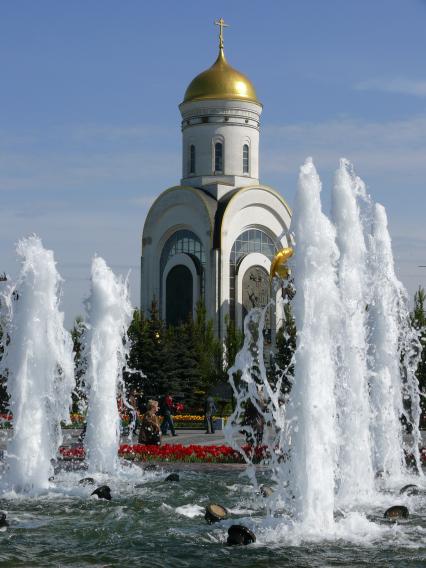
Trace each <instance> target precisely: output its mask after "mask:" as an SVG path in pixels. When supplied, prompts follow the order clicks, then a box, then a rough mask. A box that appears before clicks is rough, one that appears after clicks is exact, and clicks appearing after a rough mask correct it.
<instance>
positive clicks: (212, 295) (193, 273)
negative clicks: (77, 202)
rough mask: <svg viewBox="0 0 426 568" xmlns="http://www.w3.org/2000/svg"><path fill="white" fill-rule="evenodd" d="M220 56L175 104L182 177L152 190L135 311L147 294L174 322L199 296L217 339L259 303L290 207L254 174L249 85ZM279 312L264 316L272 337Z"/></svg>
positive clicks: (253, 105) (255, 137)
mask: <svg viewBox="0 0 426 568" xmlns="http://www.w3.org/2000/svg"><path fill="white" fill-rule="evenodd" d="M216 24H217V25H219V28H220V33H219V54H218V56H217V59H216V61H215V62H214V64H213V65H212V66H211V67H210V68H209V69H207V70H206V71H203V72H202V73H200V74H199V75H197V76H196V77H195V78H194V79H193V80H192V81H191V83H190V84H189V86H188V88H187V89H186V92H185V95H184V99H183V102H182V103H181V104H180V105H179V109H180V112H181V115H182V124H181V128H182V179H181V182H180V185H177V186H174V187H171V188H169V189H166V190H165V191H164V192H163V193H161V194H160V195H159V197H158V198H157V199H156V201H155V202H154V204H153V205H152V207H151V209H150V211H149V212H148V215H147V218H146V220H145V225H144V229H143V235H142V258H141V308H142V309H143V310H144V311H146V312H148V311H149V308H150V306H151V303H152V300H153V299H154V298H155V299H156V300H157V302H158V305H159V309H160V317H162V318H163V319H164V320H165V321H166V322H167V323H170V324H178V323H179V322H180V321H184V320H185V319H187V318H188V317H189V316H191V315H194V313H195V307H196V305H197V302H198V301H199V300H200V299H202V300H203V301H204V303H205V305H206V309H207V313H208V316H209V317H210V318H211V319H212V320H213V321H214V325H215V330H216V333H217V335H218V336H219V337H221V338H224V335H225V328H226V321H227V320H228V319H229V320H231V321H233V322H234V323H235V324H236V325H237V326H238V327H242V325H243V321H244V317H245V315H246V313H247V312H248V311H249V310H250V308H251V307H254V306H263V305H266V302H267V300H268V297H269V268H270V265H271V260H272V258H273V257H274V255H275V253H276V252H277V251H278V250H280V249H281V248H283V247H286V246H289V244H290V242H289V234H288V228H289V225H290V215H291V212H290V209H289V207H288V205H287V204H286V202H285V201H284V199H283V198H282V197H281V195H280V194H279V193H278V192H277V191H275V190H274V189H273V188H271V187H268V186H266V185H262V184H261V183H260V180H259V165H260V161H259V139H260V115H261V112H262V105H261V103H260V102H259V100H258V98H257V95H256V90H255V88H254V86H253V84H252V82H251V81H250V80H249V79H248V78H247V77H246V76H245V75H243V74H242V73H240V72H239V71H237V70H236V69H234V68H233V67H231V65H230V64H229V63H228V62H227V60H226V58H225V53H224V47H223V27H225V26H226V24H225V23H224V21H223V19H222V18H221V19H220V20H219V21H218V22H216ZM281 317H282V315H281V314H275V313H271V314H270V317H269V318H267V322H266V328H267V329H268V330H269V331H267V333H266V340H268V336H270V337H271V338H272V336H273V335H274V334H275V330H276V329H277V328H278V326H279V325H280V320H281Z"/></svg>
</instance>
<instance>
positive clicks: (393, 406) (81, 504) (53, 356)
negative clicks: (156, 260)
mask: <svg viewBox="0 0 426 568" xmlns="http://www.w3.org/2000/svg"><path fill="white" fill-rule="evenodd" d="M320 196H321V182H320V179H319V176H318V174H317V172H316V170H315V167H314V164H313V162H312V160H307V161H306V163H305V164H304V165H303V166H302V168H301V172H300V177H299V185H298V192H297V199H296V207H295V213H294V216H293V226H292V230H293V233H294V243H293V244H294V248H295V255H294V258H293V259H292V260H291V261H290V260H289V257H290V255H291V251H290V248H288V249H285V250H283V251H280V253H279V255H277V257H276V262H273V264H272V267H271V270H272V272H273V274H278V275H281V276H282V277H283V278H284V279H286V278H288V276H289V270H290V268H291V269H292V270H293V274H294V288H295V291H296V295H295V297H294V301H293V304H292V305H293V307H294V315H295V318H296V324H297V330H298V337H297V349H296V353H295V355H294V358H293V361H292V362H291V364H290V365H289V368H290V367H292V366H293V365H294V368H295V371H294V373H295V374H294V377H293V376H291V375H290V373H288V372H286V371H284V372H283V373H282V374H281V376H280V377H278V380H277V381H275V377H274V381H272V380H269V378H268V377H269V376H270V375H269V369H268V366H267V365H265V362H264V358H263V353H264V339H263V327H264V322H265V315H266V310H268V309H269V307H270V306H267V307H266V308H265V309H263V310H262V309H259V308H258V309H254V310H252V311H251V312H250V313H249V314H248V316H247V317H246V319H245V323H244V329H245V339H244V346H243V348H242V349H241V351H240V352H239V353H238V355H237V357H236V360H235V364H234V366H233V368H232V369H231V370H230V383H231V386H232V388H233V390H234V394H235V402H236V404H235V410H234V413H233V415H232V416H231V418H230V419H229V420H228V423H227V426H226V431H225V434H226V436H227V439H228V440H229V443H230V444H231V445H232V446H233V447H234V448H236V449H238V450H239V451H240V452H241V454H242V456H243V458H244V461H245V463H246V466H247V469H246V474H247V475H246V476H245V477H243V476H238V475H236V474H235V469H236V468H238V467H239V466H236V468H235V469H234V467H233V466H234V464H232V465H231V467H230V468H229V469H227V468H226V467H225V466H224V467H223V468H222V469H221V470H220V471H215V472H214V473H211V472H210V471H208V470H207V469H206V470H203V471H202V473H201V474H200V473H199V472H197V471H189V472H188V471H186V470H185V469H182V470H181V471H179V473H171V474H170V475H169V476H168V477H166V472H164V471H162V470H161V468H158V469H157V470H155V471H148V468H145V469H144V470H142V469H141V468H138V467H128V468H125V467H122V466H121V464H120V462H118V458H117V448H118V444H119V433H120V417H119V413H118V407H117V397H118V396H120V394H121V391H122V390H123V389H122V386H123V380H122V371H123V367H124V366H125V359H126V353H127V338H126V330H127V328H128V326H129V324H130V320H131V316H132V309H131V306H130V303H129V298H128V289H127V282H126V280H125V279H123V278H120V277H117V276H115V275H114V274H113V272H112V271H111V270H110V269H109V268H108V266H107V265H106V263H105V261H104V260H103V259H101V258H99V257H95V258H94V260H93V264H92V278H91V292H90V297H89V298H88V300H87V301H86V309H87V320H88V321H87V333H85V340H86V341H87V345H86V351H85V358H86V360H87V363H88V366H87V371H86V375H85V378H84V383H85V384H86V386H87V393H86V394H87V397H88V406H87V433H86V438H85V442H84V443H85V448H86V456H87V460H86V462H87V465H88V469H89V471H90V476H91V477H84V476H85V475H86V476H87V475H89V474H82V470H83V469H84V467H85V465H86V464H84V463H81V462H80V463H79V464H78V467H79V469H78V470H77V471H74V470H73V468H71V467H70V468H69V469H67V468H65V467H63V468H56V471H55V477H54V480H53V481H51V482H50V483H49V481H48V479H49V477H50V475H51V474H52V466H51V460H52V459H55V458H56V457H57V448H58V445H59V443H60V427H59V425H60V421H61V420H66V419H67V418H68V411H69V403H70V393H71V390H72V388H73V380H72V374H73V354H72V347H71V341H70V337H69V334H68V333H67V332H65V331H64V329H63V318H62V314H61V313H60V312H59V310H58V288H59V284H60V277H59V275H58V273H57V272H56V268H55V264H54V261H53V254H52V253H51V252H50V251H45V250H44V249H43V247H42V245H41V242H40V240H39V239H37V238H36V237H31V238H30V239H25V240H23V241H21V243H20V244H19V245H18V253H19V254H20V255H21V256H22V257H23V266H22V272H21V275H20V276H19V278H18V280H17V283H16V284H15V285H14V286H11V287H10V288H9V289H7V291H6V292H5V293H4V294H3V296H2V305H3V308H4V309H3V312H4V315H3V318H4V319H5V320H6V328H5V329H6V332H7V337H8V338H10V344H8V345H6V347H7V349H6V356H5V358H4V359H3V361H2V364H3V368H4V369H7V370H8V373H9V385H8V386H9V389H10V393H11V404H12V410H13V414H14V432H13V438H12V440H11V441H10V443H9V446H8V452H7V457H6V466H7V470H6V472H5V474H4V475H3V478H2V481H1V483H2V487H3V495H2V508H4V509H6V510H7V521H6V513H1V512H0V521H2V522H0V524H1V527H0V529H1V531H7V532H6V538H4V540H3V541H2V544H3V548H2V554H3V556H2V558H4V559H5V561H9V562H10V563H12V564H13V562H15V561H16V560H17V559H18V561H19V562H20V563H21V564H26V565H34V564H35V562H34V558H35V557H36V555H38V554H39V555H40V557H42V558H43V562H44V563H45V564H46V565H47V564H49V565H62V564H69V563H70V551H72V553H73V557H74V558H75V563H76V564H79V565H80V564H84V562H86V563H93V562H94V563H102V564H104V563H105V564H118V563H130V562H132V563H134V562H139V563H141V562H142V563H143V564H148V563H149V564H152V563H156V564H158V565H163V564H164V558H165V557H166V558H167V557H169V558H173V563H174V564H176V566H180V565H182V566H183V565H185V566H199V565H204V564H206V559H207V558H208V562H209V563H217V564H218V565H222V564H223V563H225V562H229V561H230V559H231V560H232V563H233V565H235V566H236V567H238V566H241V567H243V566H247V559H248V557H249V556H250V560H249V562H250V563H251V564H253V565H263V564H264V563H265V562H267V563H268V564H271V565H272V564H274V565H275V564H276V565H280V566H297V565H318V566H322V565H330V564H333V565H340V566H348V565H355V564H367V563H368V562H370V561H371V558H372V554H374V562H375V563H376V564H377V565H386V566H392V567H395V568H396V567H399V566H401V565H404V561H405V559H406V558H409V562H411V563H412V565H413V566H414V565H419V566H420V565H422V563H424V560H425V556H426V548H425V547H424V544H423V543H424V542H425V537H426V519H425V514H424V506H425V504H426V503H425V495H426V485H425V481H424V477H423V475H422V470H421V467H422V466H421V464H420V456H419V451H418V447H419V443H420V435H419V431H418V428H417V425H418V423H419V393H418V388H417V381H416V378H415V374H414V371H415V369H416V366H417V361H418V354H419V344H418V337H417V334H416V332H414V331H412V329H411V327H410V325H409V321H408V315H409V314H408V308H407V302H406V295H405V292H404V289H403V287H402V285H401V283H400V282H399V281H398V280H397V278H396V276H395V270H394V266H393V259H392V252H391V242H390V237H389V233H388V229H387V221H386V214H385V211H384V209H383V208H382V207H381V206H379V205H375V204H374V203H373V201H372V200H371V198H370V197H369V196H368V195H367V193H366V190H365V186H364V184H363V183H362V181H361V180H360V179H359V178H358V177H357V176H356V175H355V173H354V171H353V168H352V166H351V165H350V164H349V163H348V162H347V161H345V160H342V161H341V163H340V167H339V169H338V172H337V173H336V178H335V184H334V188H333V194H332V217H331V219H332V221H330V219H329V218H328V217H327V216H326V215H325V214H324V212H323V211H322V206H321V198H320ZM290 264H291V266H290ZM279 289H284V290H286V291H287V292H286V293H284V294H283V298H282V300H279V301H282V302H283V303H284V304H285V303H288V302H290V301H291V299H292V297H293V292H292V290H291V283H289V282H287V285H286V287H285V288H283V285H282V281H281V280H280V279H279V278H274V279H273V280H272V294H271V295H272V297H275V296H277V292H278V290H279ZM278 296H281V294H279V295H278ZM277 301H278V300H277ZM40 329H42V330H43V333H40ZM6 343H7V341H6ZM288 383H290V384H291V391H290V393H289V394H288V393H287V392H284V388H283V385H284V384H288ZM401 415H403V416H404V417H405V422H406V423H408V424H409V425H410V426H411V429H412V433H411V436H410V437H407V436H405V435H404V433H403V429H402V424H401V420H400V418H401ZM29 417H30V418H31V419H30V420H29V419H28V418H29ZM241 431H243V432H244V435H245V437H246V438H247V439H249V440H250V441H251V442H252V444H251V445H247V444H245V443H244V442H242V440H241ZM265 447H266V450H265ZM404 451H405V452H406V453H407V454H410V455H412V457H413V460H414V463H415V467H414V469H407V467H406V464H405V454H404ZM259 461H260V462H261V467H258V466H257V462H259ZM74 465H75V464H74ZM186 465H188V464H186ZM76 467H77V466H76ZM221 467H222V466H221ZM379 470H380V472H381V473H380V475H381V476H380V478H379V477H377V475H376V473H377V472H378V471H379ZM166 480H167V481H170V483H159V482H162V481H166ZM177 481H179V483H176V482H177ZM11 490H12V491H11ZM18 491H19V492H26V494H30V495H31V497H32V498H31V499H27V498H26V496H25V495H24V497H22V496H19V497H18V498H17V496H16V492H18ZM219 503H220V505H219ZM82 512H83V513H84V514H82ZM203 517H205V519H206V520H207V521H208V523H205V521H203ZM17 529H18V530H17ZM129 529H130V530H129ZM226 542H228V544H229V545H232V548H228V547H226V546H225V543H226ZM253 543H256V544H255V545H254V544H253ZM241 545H248V550H244V552H241V548H240V547H241ZM289 547H291V548H289ZM407 565H408V562H407Z"/></svg>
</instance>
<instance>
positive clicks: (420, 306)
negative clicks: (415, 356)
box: [411, 286, 426, 410]
mask: <svg viewBox="0 0 426 568" xmlns="http://www.w3.org/2000/svg"><path fill="white" fill-rule="evenodd" d="M425 304H426V293H425V290H424V288H422V287H421V286H419V289H418V290H417V292H416V293H415V294H414V309H413V311H412V312H411V324H412V326H413V327H414V329H416V330H417V331H418V333H419V339H420V344H421V348H422V351H421V357H420V361H419V365H418V367H417V372H416V376H417V379H418V381H419V389H420V392H422V393H423V394H425V393H426V311H425V309H426V305H425ZM420 403H421V405H422V408H423V410H425V409H426V402H425V398H424V396H423V397H421V399H420Z"/></svg>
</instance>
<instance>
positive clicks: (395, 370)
mask: <svg viewBox="0 0 426 568" xmlns="http://www.w3.org/2000/svg"><path fill="white" fill-rule="evenodd" d="M320 192H321V182H320V180H319V177H318V174H317V172H316V170H315V167H314V165H313V163H312V161H311V160H310V159H308V160H307V161H306V162H305V164H304V166H302V168H301V172H300V176H299V186H298V193H297V199H296V207H295V212H294V216H293V220H292V229H293V231H294V236H295V241H296V246H295V256H294V260H293V263H292V264H293V270H294V283H295V288H296V296H295V300H294V303H293V306H294V315H295V319H296V327H297V346H296V352H295V355H294V358H293V363H294V367H295V376H294V379H292V378H291V377H281V379H280V380H279V381H278V383H277V384H276V385H272V384H271V383H270V382H269V380H268V376H267V375H268V373H267V372H266V369H265V365H264V363H263V324H264V319H265V313H266V310H267V309H269V307H268V306H267V307H266V308H265V309H264V310H260V309H259V308H257V309H254V310H252V311H251V312H250V313H249V314H248V316H247V318H246V320H245V325H244V330H245V341H244V346H243V348H242V350H241V351H240V353H238V355H237V357H236V361H235V365H234V367H233V368H232V369H231V370H230V372H229V375H230V383H231V386H232V388H233V390H234V395H235V399H236V407H235V411H234V413H233V415H232V416H231V417H230V420H229V422H228V424H227V426H226V430H225V434H226V436H227V438H228V439H229V441H230V443H231V445H232V446H233V447H234V448H236V449H237V448H239V449H240V451H241V452H242V453H243V455H244V458H245V461H246V463H247V464H248V466H249V467H248V470H247V473H248V475H249V477H250V478H251V480H252V482H253V483H254V485H255V487H256V488H257V481H256V475H257V473H256V470H255V468H253V467H252V463H253V460H254V459H255V457H256V452H255V451H254V450H253V449H251V450H250V449H247V448H246V447H241V446H242V444H241V442H239V440H238V434H239V433H240V432H241V431H245V432H246V437H248V438H250V437H251V439H252V440H254V444H259V445H260V444H266V445H267V446H268V452H267V456H268V457H267V459H265V460H264V463H266V464H269V466H270V468H271V470H272V474H273V479H274V480H275V482H276V483H277V486H276V487H275V489H274V493H273V495H272V496H271V497H266V498H265V504H266V506H267V511H268V512H269V514H272V516H271V517H269V519H270V520H269V521H268V522H269V525H270V524H271V522H272V519H273V517H275V516H276V513H277V512H278V514H279V513H280V511H281V513H282V512H283V510H284V512H285V513H287V514H288V513H289V514H290V519H288V517H287V520H284V521H283V522H284V524H286V526H288V527H289V529H290V530H292V529H291V527H293V528H295V530H296V529H297V531H298V532H300V531H301V533H302V534H304V535H310V536H311V537H312V538H317V537H321V535H322V537H323V536H324V535H328V536H330V538H333V535H335V534H337V533H336V531H337V532H338V525H339V523H340V521H335V514H336V511H342V507H343V510H344V509H345V508H346V510H348V509H349V510H350V509H351V508H353V507H354V506H356V505H357V504H358V505H362V506H366V505H369V504H371V500H378V502H381V500H382V499H383V497H382V496H379V494H378V493H377V491H378V490H379V489H380V487H379V485H380V484H378V485H377V487H376V484H375V479H374V477H375V475H374V474H375V472H376V471H377V470H382V471H384V472H385V476H386V475H387V481H388V482H391V484H392V483H393V484H395V483H397V482H399V481H401V476H402V475H403V474H406V473H407V470H406V468H405V464H404V459H403V458H404V453H403V448H404V442H403V436H402V425H401V420H400V419H401V416H402V415H404V416H405V417H406V421H407V422H409V423H410V425H411V428H412V431H413V433H412V437H411V442H409V444H408V446H407V447H406V449H408V450H409V451H410V452H411V453H412V454H413V456H414V458H415V462H416V465H417V469H418V472H419V473H420V474H421V465H420V458H419V443H420V434H419V430H418V424H419V416H420V414H419V413H420V407H419V392H418V383H417V379H416V377H415V370H416V368H417V363H418V359H419V353H420V348H419V342H418V336H417V334H416V332H415V331H413V330H412V329H411V326H410V322H409V311H408V307H407V306H408V304H407V298H406V293H405V290H404V288H403V286H402V284H401V283H400V282H399V281H398V279H397V278H396V276H395V272H394V265H393V257H392V250H391V242H390V237H389V233H388V230H387V220H386V214H385V211H384V209H383V207H382V206H380V205H374V203H373V202H372V200H371V198H370V197H369V196H368V195H367V193H366V190H365V185H364V184H363V182H362V180H361V179H360V178H358V177H357V176H356V175H355V173H354V171H353V168H352V166H351V164H350V163H349V162H347V161H346V160H342V161H341V163H340V168H339V170H338V171H337V172H336V179H335V186H334V189H333V196H332V197H333V220H334V225H333V224H332V223H331V222H330V221H329V219H328V218H327V217H326V216H325V215H324V213H323V212H322V209H321V200H320ZM285 301H288V300H285ZM284 378H286V379H287V380H290V382H292V390H291V393H290V398H289V401H288V402H287V403H286V404H283V398H282V394H281V393H280V391H281V384H282V381H283V379H284ZM404 397H405V398H406V399H407V400H409V403H410V405H411V406H410V407H409V409H408V410H407V408H405V407H404V404H403V398H404ZM406 406H407V405H406ZM247 408H254V412H252V414H253V416H255V417H256V420H257V424H261V425H262V427H263V432H261V434H260V435H259V432H256V421H252V423H251V424H250V423H248V424H247V420H246V418H245V416H246V412H247ZM256 434H257V436H256ZM357 514H358V513H357ZM342 522H343V521H342ZM365 522H366V523H367V524H368V523H369V521H367V519H365ZM269 525H267V526H269Z"/></svg>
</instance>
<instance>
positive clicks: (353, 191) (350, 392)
mask: <svg viewBox="0 0 426 568" xmlns="http://www.w3.org/2000/svg"><path fill="white" fill-rule="evenodd" d="M362 189H363V182H362V180H360V179H359V178H358V177H357V176H356V175H355V174H354V172H353V168H352V165H351V164H350V163H349V162H348V161H346V160H344V159H342V160H341V161H340V168H339V169H338V170H337V172H336V176H335V183H334V188H333V192H332V216H333V221H334V225H335V227H336V237H337V245H338V247H339V251H340V258H339V263H338V285H339V290H340V296H341V303H342V319H341V331H340V333H339V337H340V341H339V346H338V370H337V382H336V398H337V401H336V404H337V406H338V409H339V412H338V434H339V453H338V469H337V481H338V495H339V498H340V499H341V501H343V502H348V501H349V502H353V501H354V500H358V501H363V502H367V501H368V500H369V499H371V496H372V493H373V490H374V473H373V465H372V448H371V435H370V414H371V413H370V403H369V398H368V368H367V353H368V344H367V310H366V307H367V306H368V304H369V300H368V298H369V296H370V292H369V290H370V287H369V286H368V284H369V283H368V281H367V247H366V244H365V240H364V234H363V225H362V221H361V217H360V210H359V207H358V203H357V195H358V193H359V191H360V190H362Z"/></svg>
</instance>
